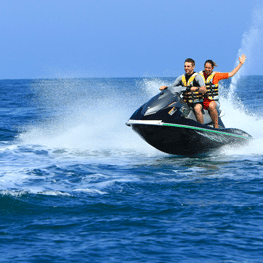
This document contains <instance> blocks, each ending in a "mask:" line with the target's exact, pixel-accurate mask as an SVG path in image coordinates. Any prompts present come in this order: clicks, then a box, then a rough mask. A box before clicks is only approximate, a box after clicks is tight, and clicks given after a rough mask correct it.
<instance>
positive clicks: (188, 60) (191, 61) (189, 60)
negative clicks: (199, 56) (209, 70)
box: [185, 58, 195, 66]
mask: <svg viewBox="0 0 263 263" xmlns="http://www.w3.org/2000/svg"><path fill="white" fill-rule="evenodd" d="M185 62H190V63H192V66H195V61H194V60H193V59H191V58H187V59H186V60H185Z"/></svg>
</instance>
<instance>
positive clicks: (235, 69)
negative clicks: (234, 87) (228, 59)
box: [228, 55, 247, 78]
mask: <svg viewBox="0 0 263 263" xmlns="http://www.w3.org/2000/svg"><path fill="white" fill-rule="evenodd" d="M246 58H247V57H246V56H245V55H242V56H241V57H239V64H238V65H237V67H236V68H234V69H233V70H232V71H231V72H229V73H228V77H229V78H230V77H233V76H234V75H235V74H236V73H237V72H238V71H239V70H240V68H241V66H242V65H243V64H244V63H245V61H246Z"/></svg>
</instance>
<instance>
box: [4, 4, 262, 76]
mask: <svg viewBox="0 0 263 263" xmlns="http://www.w3.org/2000/svg"><path fill="white" fill-rule="evenodd" d="M262 8H263V5H262V4H260V1H258V0H250V1H247V0H241V1H240V0H231V1H230V0H218V1H215V0H214V1H208V0H199V1H196V0H188V1H182V0H0V25H1V26H0V28H1V31H0V32H1V37H0V47H1V49H0V58H1V68H0V79H16V78H49V77H51V78H52V77H165V76H169V77H170V76H178V75H179V74H181V73H182V72H183V63H184V60H185V58H188V57H191V58H193V59H195V61H196V70H198V71H199V70H201V69H202V67H203V63H204V61H205V60H206V59H213V60H215V61H216V62H217V64H218V65H219V67H218V68H217V70H218V71H221V72H228V71H231V70H232V69H233V67H234V66H235V62H236V60H237V56H238V54H239V52H242V51H246V53H248V55H249V56H250V57H248V60H247V61H248V63H247V69H246V74H248V75H254V74H257V75H263V63H262V62H261V59H259V57H261V56H262V54H263V52H262V51H261V50H262V49H261V45H259V44H258V43H259V40H263V39H262V38H263V37H262V26H263V25H261V24H260V21H261V22H262V20H261V18H257V20H256V21H255V15H254V13H255V10H256V11H257V10H259V11H260V10H262ZM259 13H260V12H259ZM261 14H262V12H261V13H260V14H259V16H260V17H261V16H263V15H261ZM253 30H254V31H253ZM255 30H258V31H257V32H256V33H255ZM253 32H254V33H253ZM255 35H256V36H255ZM242 39H243V40H242ZM248 42H249V43H248ZM255 42H257V43H255ZM261 42H263V41H261ZM240 49H241V50H240ZM239 50H240V51H239ZM249 61H250V63H249ZM252 62H253V63H252ZM252 64H253V65H252Z"/></svg>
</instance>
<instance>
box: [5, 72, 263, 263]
mask: <svg viewBox="0 0 263 263" xmlns="http://www.w3.org/2000/svg"><path fill="white" fill-rule="evenodd" d="M173 81H174V78H162V79H161V78H101V79H100V78H97V79H43V80H1V81H0V89H1V96H0V102H1V103H0V105H1V108H0V120H1V121H0V157H1V159H0V165H1V167H0V209H1V210H0V236H1V239H0V261H1V262H169V263H170V262H261V261H262V258H263V250H262V247H263V133H262V130H263V113H262V112H263V108H262V107H263V106H262V103H263V95H262V83H263V76H248V77H240V78H239V79H238V81H237V83H236V88H235V90H234V92H233V95H232V98H231V99H230V98H229V97H228V94H229V92H230V89H231V88H230V86H231V85H230V81H229V80H226V81H222V83H221V87H220V98H221V100H220V102H221V108H222V110H223V111H224V112H225V114H224V116H223V117H222V118H223V121H224V123H225V125H226V126H227V127H233V128H239V129H242V130H244V131H246V132H248V133H250V134H251V135H252V136H253V141H251V143H250V144H248V145H246V146H242V147H236V148H230V147H228V146H226V147H223V148H221V149H220V150H218V151H215V152H212V153H209V154H207V155H202V156H196V157H191V158H190V157H182V156H175V155H168V154H165V153H162V152H160V151H158V150H156V149H154V148H153V147H151V146H150V145H148V144H147V143H146V142H144V141H143V140H142V139H141V138H140V137H139V136H138V135H137V134H136V133H134V132H133V131H132V129H131V128H130V127H127V126H126V125H125V122H126V121H127V120H128V119H129V117H130V116H131V115H132V113H133V112H134V111H135V110H136V109H137V108H138V107H139V106H141V104H143V103H144V102H146V101H147V100H149V99H150V98H151V97H152V96H153V95H155V94H157V93H158V92H159V90H158V88H159V87H160V86H161V85H163V84H171V83H172V82H173Z"/></svg>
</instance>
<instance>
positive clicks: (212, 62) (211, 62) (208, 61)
mask: <svg viewBox="0 0 263 263" xmlns="http://www.w3.org/2000/svg"><path fill="white" fill-rule="evenodd" d="M206 63H210V64H211V65H212V68H214V67H217V64H216V63H215V61H213V60H211V59H208V60H207V61H206V62H205V64H206ZM205 64H204V66H205Z"/></svg>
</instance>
